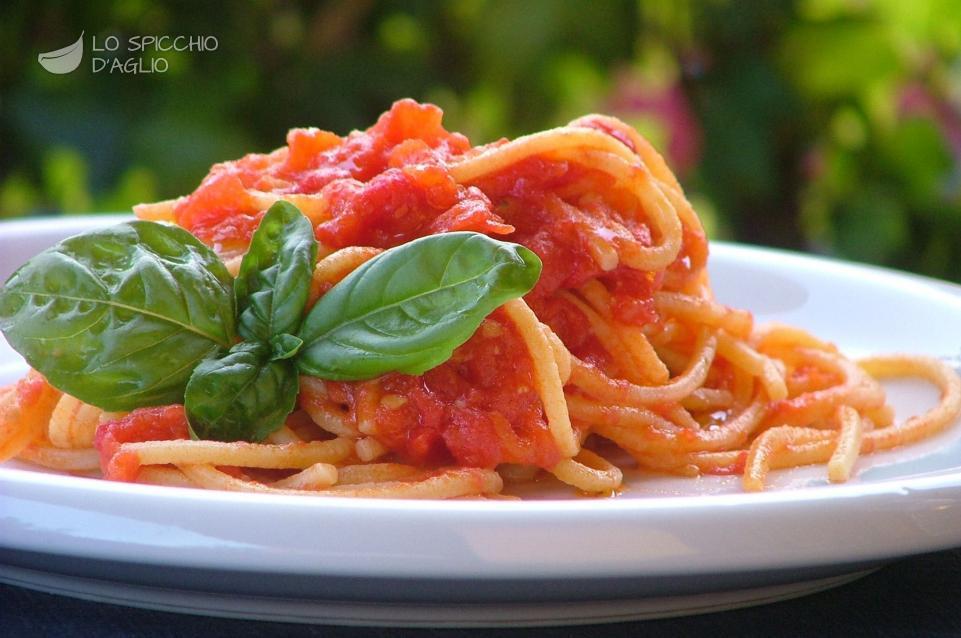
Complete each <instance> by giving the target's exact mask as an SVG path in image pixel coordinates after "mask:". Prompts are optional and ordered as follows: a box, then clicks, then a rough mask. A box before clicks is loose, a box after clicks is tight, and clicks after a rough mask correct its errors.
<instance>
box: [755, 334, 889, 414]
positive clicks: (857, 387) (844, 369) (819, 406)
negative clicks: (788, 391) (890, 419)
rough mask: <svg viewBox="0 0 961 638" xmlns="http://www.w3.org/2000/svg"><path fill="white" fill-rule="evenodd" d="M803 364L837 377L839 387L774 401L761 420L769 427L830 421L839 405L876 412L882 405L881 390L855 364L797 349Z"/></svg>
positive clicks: (882, 396)
mask: <svg viewBox="0 0 961 638" xmlns="http://www.w3.org/2000/svg"><path fill="white" fill-rule="evenodd" d="M798 355H800V356H803V358H804V361H805V362H808V363H813V364H816V365H819V366H822V367H824V368H827V369H829V370H831V371H834V372H836V373H838V374H839V375H840V376H841V378H842V382H841V384H840V385H836V386H833V387H831V388H827V389H825V390H817V391H815V392H806V393H804V394H802V395H800V396H796V397H792V398H789V399H784V400H782V401H778V402H776V403H774V405H773V406H771V409H770V410H769V411H768V415H767V417H766V418H765V421H766V423H768V424H770V425H796V426H804V425H809V424H811V423H817V422H821V421H825V420H827V419H830V418H831V417H832V415H833V414H834V411H835V410H837V408H838V406H840V405H845V404H846V405H850V406H851V407H853V408H855V409H857V410H868V409H874V408H879V407H881V406H882V405H884V389H883V388H882V387H881V386H880V385H879V384H878V383H877V381H875V380H874V379H872V378H871V377H869V376H868V375H867V374H865V372H864V370H862V369H861V368H860V367H858V365H857V364H856V363H854V362H853V361H849V360H848V359H845V358H843V357H841V356H839V355H835V354H832V353H829V352H825V351H822V350H812V349H807V348H804V349H801V350H799V351H798Z"/></svg>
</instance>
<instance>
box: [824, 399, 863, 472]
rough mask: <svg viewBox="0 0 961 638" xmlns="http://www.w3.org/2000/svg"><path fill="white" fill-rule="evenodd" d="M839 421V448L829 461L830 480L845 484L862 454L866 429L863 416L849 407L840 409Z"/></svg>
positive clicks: (835, 449) (837, 416) (845, 406)
mask: <svg viewBox="0 0 961 638" xmlns="http://www.w3.org/2000/svg"><path fill="white" fill-rule="evenodd" d="M836 418H837V420H838V421H839V422H840V424H841V428H840V432H839V433H838V440H837V446H836V447H835V448H834V452H832V453H831V458H830V460H828V479H829V480H830V481H831V482H832V483H843V482H844V481H846V480H848V479H849V478H850V477H851V471H852V470H853V469H854V463H855V462H856V461H857V460H858V455H859V454H860V453H861V438H862V436H863V434H864V427H863V424H862V420H861V415H860V414H858V413H857V410H855V409H854V408H852V407H851V406H849V405H842V406H841V407H839V408H838V411H837V415H836Z"/></svg>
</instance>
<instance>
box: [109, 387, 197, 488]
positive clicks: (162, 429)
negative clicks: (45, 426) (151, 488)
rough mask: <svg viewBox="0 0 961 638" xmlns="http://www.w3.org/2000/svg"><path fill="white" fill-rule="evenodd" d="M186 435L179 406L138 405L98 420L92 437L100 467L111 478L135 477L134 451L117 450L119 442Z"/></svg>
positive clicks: (128, 480)
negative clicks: (122, 415)
mask: <svg viewBox="0 0 961 638" xmlns="http://www.w3.org/2000/svg"><path fill="white" fill-rule="evenodd" d="M186 438H188V429H187V416H186V414H185V413H184V408H183V406H182V405H168V406H163V407H159V408H140V409H137V410H134V411H133V412H131V413H130V414H128V415H126V416H124V417H121V418H119V419H117V420H115V421H107V422H105V423H101V424H100V426H99V427H98V428H97V434H96V436H95V437H94V447H96V448H97V450H99V451H100V469H101V471H102V472H103V475H104V478H107V479H110V480H112V481H127V482H132V481H135V480H137V474H139V472H140V463H139V461H138V459H137V456H136V455H135V454H130V453H126V452H122V451H120V446H121V444H123V443H134V442H139V441H172V440H177V439H186Z"/></svg>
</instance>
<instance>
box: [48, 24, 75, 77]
mask: <svg viewBox="0 0 961 638" xmlns="http://www.w3.org/2000/svg"><path fill="white" fill-rule="evenodd" d="M81 60H83V32H81V33H80V37H79V38H77V41H76V42H74V43H73V44H70V45H67V46H65V47H64V48H62V49H57V50H56V51H50V52H48V53H41V54H40V55H38V56H37V61H38V62H40V65H41V66H42V67H43V68H45V69H46V70H48V71H50V72H51V73H57V74H63V73H70V72H71V71H73V70H74V69H76V68H77V67H78V66H80V61H81Z"/></svg>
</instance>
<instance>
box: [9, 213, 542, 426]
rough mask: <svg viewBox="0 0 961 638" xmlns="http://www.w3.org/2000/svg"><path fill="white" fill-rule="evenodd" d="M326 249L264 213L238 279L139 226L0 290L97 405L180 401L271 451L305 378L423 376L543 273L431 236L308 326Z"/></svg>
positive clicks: (57, 257) (38, 364) (207, 421)
mask: <svg viewBox="0 0 961 638" xmlns="http://www.w3.org/2000/svg"><path fill="white" fill-rule="evenodd" d="M316 254H317V243H316V240H315V239H314V235H313V229H312V227H311V224H310V222H309V221H308V220H307V219H306V218H305V217H304V216H303V215H302V214H301V213H300V211H299V210H297V208H296V207H294V206H292V205H290V204H288V203H286V202H278V203H277V204H274V205H273V206H271V208H270V209H269V210H268V211H267V213H266V214H265V215H264V218H263V220H262V221H261V224H260V226H259V227H258V229H257V231H256V232H255V233H254V235H253V238H252V239H251V244H250V248H249V250H248V252H247V254H246V255H245V256H244V258H243V260H242V262H241V267H240V274H239V275H238V278H237V279H236V281H233V280H232V278H231V277H230V275H229V273H228V272H227V270H226V268H225V267H224V265H223V263H222V262H221V261H220V260H219V259H218V257H217V255H216V254H215V253H214V252H213V251H212V250H210V249H209V248H208V247H206V246H205V245H203V244H202V243H200V242H199V241H198V240H197V239H196V238H194V237H193V236H192V235H191V234H190V233H188V232H186V231H185V230H183V229H180V228H177V227H175V226H168V225H164V224H157V223H153V222H143V221H135V222H127V223H123V224H119V225H117V226H114V227H111V228H108V229H104V230H98V231H93V232H89V233H84V234H82V235H78V236H76V237H72V238H70V239H67V240H64V241H63V242H61V243H59V244H57V245H56V246H54V247H53V248H50V249H48V250H46V251H44V252H42V253H40V254H39V255H37V256H36V257H34V258H33V259H31V260H30V261H29V262H27V263H26V264H25V265H24V266H22V267H21V268H20V269H19V270H18V271H17V272H16V273H14V274H13V276H11V277H10V279H9V280H8V281H7V282H6V284H5V285H4V287H3V289H2V290H0V330H2V331H3V333H4V335H5V336H6V338H7V340H8V341H9V343H10V345H11V346H12V347H13V348H14V349H15V350H17V351H18V352H19V353H20V354H22V355H23V356H24V358H25V359H26V360H27V362H28V363H29V364H30V365H31V366H32V367H33V368H34V369H36V370H38V371H39V372H41V373H42V374H43V375H44V376H46V377H47V379H48V380H49V381H50V383H51V384H53V385H54V386H56V387H57V388H59V389H60V390H63V391H64V392H67V393H68V394H71V395H73V396H75V397H77V398H79V399H81V400H82V401H84V402H86V403H90V404H92V405H96V406H99V407H101V408H104V409H106V410H131V409H134V408H138V407H146V406H151V405H162V404H169V403H179V402H183V403H184V405H185V408H186V412H187V416H188V419H189V422H190V426H191V430H192V433H193V434H194V435H195V436H197V437H199V438H206V439H218V440H225V441H234V440H248V441H259V440H263V439H264V438H265V437H266V436H268V435H269V434H270V433H271V432H273V431H275V430H276V429H277V428H278V427H280V425H281V424H283V422H284V420H285V418H286V417H287V415H288V414H289V413H290V412H291V410H293V408H294V405H295V403H296V398H297V392H298V375H299V374H301V373H302V374H308V375H313V376H318V377H320V378H323V379H329V380H361V379H370V378H373V377H376V376H378V375H381V374H385V373H387V372H391V371H399V372H404V373H407V374H420V373H422V372H424V371H426V370H428V369H430V368H432V367H434V366H437V365H439V364H441V363H443V362H444V361H446V360H447V359H448V358H450V356H451V354H452V352H453V351H454V349H455V348H457V347H458V346H460V345H461V344H463V343H464V342H465V341H467V339H469V338H470V336H471V335H472V334H473V333H474V331H475V330H476V329H477V327H478V326H479V325H480V323H481V321H483V319H484V317H485V316H487V315H488V314H489V313H490V312H491V311H492V310H493V309H494V308H496V307H497V306H499V305H501V304H502V303H504V302H505V301H508V300H509V299H513V298H517V297H520V296H522V295H524V294H526V293H527V292H528V291H530V290H531V289H532V288H533V286H534V284H535V283H536V282H537V279H538V277H539V276H540V271H541V262H540V260H539V259H538V258H537V256H536V255H535V254H534V253H532V252H531V251H529V250H528V249H526V248H524V247H523V246H519V245H517V244H511V243H507V242H501V241H497V240H494V239H491V238H489V237H486V236H484V235H480V234H478V233H470V232H459V233H448V234H443V235H432V236H429V237H424V238H421V239H418V240H415V241H412V242H410V243H407V244H404V245H401V246H398V247H396V248H393V249H391V250H387V251H385V252H383V253H381V254H380V255H378V256H377V257H375V258H373V259H371V260H370V261H368V262H367V263H366V264H364V265H363V266H361V267H360V268H358V269H357V270H355V271H354V272H352V273H351V274H350V275H348V276H347V277H346V278H344V279H343V281H341V282H340V283H338V284H337V285H336V286H334V287H333V288H331V290H330V291H328V292H327V293H326V294H325V295H324V296H323V297H321V299H320V301H319V302H317V303H316V304H315V305H314V307H313V308H312V309H311V310H310V312H309V313H308V314H307V316H306V318H304V309H305V307H306V304H307V299H308V295H309V292H310V283H311V275H312V272H313V268H314V262H315V260H316Z"/></svg>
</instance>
